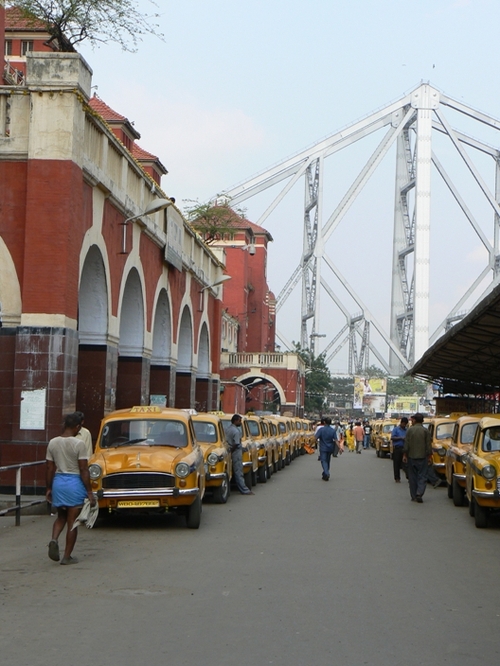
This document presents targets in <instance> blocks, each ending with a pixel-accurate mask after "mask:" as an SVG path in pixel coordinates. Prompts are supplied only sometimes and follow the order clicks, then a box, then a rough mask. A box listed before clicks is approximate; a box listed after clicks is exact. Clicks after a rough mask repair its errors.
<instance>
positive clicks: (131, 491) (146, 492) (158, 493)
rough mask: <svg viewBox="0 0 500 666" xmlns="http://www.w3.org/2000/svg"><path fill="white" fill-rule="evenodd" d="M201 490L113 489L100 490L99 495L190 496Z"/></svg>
mask: <svg viewBox="0 0 500 666" xmlns="http://www.w3.org/2000/svg"><path fill="white" fill-rule="evenodd" d="M199 492H200V489H199V488H133V489H116V490H115V489H112V490H99V491H98V492H97V497H98V498H99V499H121V498H129V497H135V498H139V497H144V498H145V497H190V496H196V495H198V494H199Z"/></svg>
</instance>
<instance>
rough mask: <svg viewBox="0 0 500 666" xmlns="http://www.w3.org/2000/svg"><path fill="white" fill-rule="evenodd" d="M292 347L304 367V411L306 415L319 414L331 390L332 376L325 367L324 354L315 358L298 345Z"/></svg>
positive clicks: (309, 351) (310, 352)
mask: <svg viewBox="0 0 500 666" xmlns="http://www.w3.org/2000/svg"><path fill="white" fill-rule="evenodd" d="M294 345H295V352H296V353H297V354H298V355H299V356H300V358H301V359H302V360H303V361H304V363H305V366H306V389H305V399H304V411H305V412H306V413H307V414H321V413H322V412H323V411H324V406H325V402H326V400H327V398H328V396H329V394H330V393H331V389H332V376H331V374H330V370H329V369H328V366H327V365H326V354H320V355H319V356H315V355H314V354H313V353H312V351H311V350H309V349H303V348H302V347H301V346H300V344H299V343H297V342H296V343H294Z"/></svg>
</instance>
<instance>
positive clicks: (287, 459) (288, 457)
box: [285, 451, 292, 466]
mask: <svg viewBox="0 0 500 666" xmlns="http://www.w3.org/2000/svg"><path fill="white" fill-rule="evenodd" d="M291 460H292V459H291V456H290V451H287V453H286V458H285V465H287V466H288V465H289V464H290V463H291Z"/></svg>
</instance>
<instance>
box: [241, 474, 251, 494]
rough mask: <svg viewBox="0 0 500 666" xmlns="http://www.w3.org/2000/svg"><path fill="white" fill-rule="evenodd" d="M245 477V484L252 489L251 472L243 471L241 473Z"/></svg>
mask: <svg viewBox="0 0 500 666" xmlns="http://www.w3.org/2000/svg"><path fill="white" fill-rule="evenodd" d="M243 476H244V477H245V485H246V487H247V488H248V490H251V489H252V472H245V474H244V475H243Z"/></svg>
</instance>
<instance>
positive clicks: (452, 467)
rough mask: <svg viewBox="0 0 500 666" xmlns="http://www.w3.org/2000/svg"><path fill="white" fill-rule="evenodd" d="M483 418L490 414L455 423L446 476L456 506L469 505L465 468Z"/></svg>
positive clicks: (478, 415)
mask: <svg viewBox="0 0 500 666" xmlns="http://www.w3.org/2000/svg"><path fill="white" fill-rule="evenodd" d="M483 416H491V415H490V414H470V415H468V416H461V417H460V418H458V419H457V421H456V422H455V426H454V428H453V435H452V437H451V443H450V445H449V446H448V449H447V451H446V457H445V475H446V485H447V488H448V497H449V498H450V499H453V504H454V505H455V506H464V504H467V497H466V495H465V488H466V476H465V466H466V460H467V455H468V454H469V452H470V450H471V448H472V443H473V441H474V436H475V434H476V430H477V427H478V425H479V421H480V419H481V418H482V417H483Z"/></svg>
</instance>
